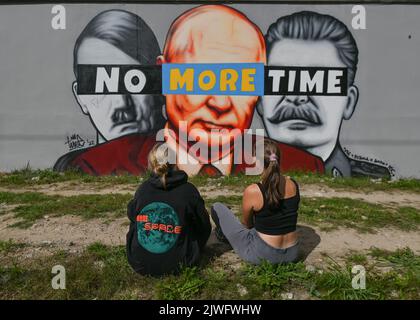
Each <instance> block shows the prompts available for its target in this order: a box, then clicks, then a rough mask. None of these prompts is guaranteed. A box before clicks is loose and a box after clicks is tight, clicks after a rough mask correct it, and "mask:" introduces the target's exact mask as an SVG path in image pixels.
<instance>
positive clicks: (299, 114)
mask: <svg viewBox="0 0 420 320" xmlns="http://www.w3.org/2000/svg"><path fill="white" fill-rule="evenodd" d="M265 39H266V45H267V60H268V61H267V63H268V65H276V66H305V67H308V66H317V67H320V66H325V67H346V68H347V70H348V72H347V76H348V79H347V84H348V88H347V95H345V96H323V95H316V96H315V95H314V96H312V95H293V96H292V95H277V96H264V97H262V99H261V101H260V103H259V105H258V113H259V115H260V116H261V118H262V119H263V123H264V127H265V129H266V133H267V135H268V136H269V137H270V138H272V139H274V140H276V141H281V142H284V143H288V144H291V145H294V146H297V147H300V148H304V149H305V150H307V151H309V152H310V153H312V154H314V155H317V156H319V157H321V158H322V160H323V161H324V162H325V169H326V171H327V172H329V173H332V174H333V176H371V177H375V178H390V176H391V173H390V171H389V169H388V168H387V167H386V166H383V165H378V164H374V163H370V162H367V161H360V160H356V159H354V158H350V157H349V155H348V153H345V152H344V151H343V149H342V147H341V145H340V141H339V136H340V129H341V125H342V122H343V120H349V119H350V118H351V117H352V115H353V113H354V111H355V108H356V105H357V101H358V98H359V89H358V88H357V87H356V85H355V84H354V79H355V76H356V70H357V63H358V48H357V44H356V42H355V40H354V38H353V36H352V35H351V33H350V31H349V30H348V29H347V27H346V26H345V25H344V24H343V23H342V22H341V21H339V20H337V19H336V18H334V17H332V16H329V15H323V14H319V13H316V12H310V11H302V12H297V13H294V14H292V15H288V16H284V17H281V18H279V19H278V20H277V21H276V22H274V23H273V24H271V26H270V27H269V29H268V31H267V34H266V36H265Z"/></svg>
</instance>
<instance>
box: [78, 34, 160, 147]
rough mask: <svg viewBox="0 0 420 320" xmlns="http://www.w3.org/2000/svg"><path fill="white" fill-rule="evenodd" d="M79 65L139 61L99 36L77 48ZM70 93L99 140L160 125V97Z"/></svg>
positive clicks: (141, 131) (150, 131)
mask: <svg viewBox="0 0 420 320" xmlns="http://www.w3.org/2000/svg"><path fill="white" fill-rule="evenodd" d="M77 61H78V63H79V64H121V65H123V64H139V62H138V61H137V60H135V59H133V58H132V57H130V56H128V55H127V54H125V53H124V52H123V51H121V50H119V49H118V48H116V47H115V46H113V45H111V44H109V43H108V42H105V41H103V40H100V39H94V38H90V39H86V40H84V41H83V42H82V44H81V46H80V48H79V51H78V59H77ZM73 92H74V95H75V97H76V99H77V102H78V103H79V105H80V107H81V109H82V111H83V113H84V114H86V115H89V117H90V120H91V122H92V124H93V125H94V126H95V128H96V130H97V132H98V142H99V143H100V142H104V141H109V140H113V139H116V138H118V137H121V136H123V135H127V134H131V133H153V132H154V131H156V130H157V129H159V128H161V127H163V125H164V118H163V116H162V104H163V97H160V96H152V95H141V94H131V95H113V94H103V95H78V94H77V83H76V82H75V83H74V84H73Z"/></svg>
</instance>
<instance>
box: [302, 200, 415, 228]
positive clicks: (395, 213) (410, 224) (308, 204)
mask: <svg viewBox="0 0 420 320" xmlns="http://www.w3.org/2000/svg"><path fill="white" fill-rule="evenodd" d="M299 212H300V218H301V221H304V222H306V223H308V224H311V225H319V226H321V227H322V228H323V229H327V230H328V229H335V228H337V227H346V228H353V229H356V230H357V231H361V232H375V230H376V229H378V228H384V227H394V228H397V229H400V230H405V231H410V230H417V229H418V225H419V224H420V211H419V210H417V209H415V208H412V207H396V208H393V207H386V206H383V205H379V204H373V203H369V202H365V201H362V200H358V199H349V198H304V199H302V201H301V204H300V211H299Z"/></svg>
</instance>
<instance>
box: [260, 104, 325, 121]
mask: <svg viewBox="0 0 420 320" xmlns="http://www.w3.org/2000/svg"><path fill="white" fill-rule="evenodd" d="M267 120H268V121H270V122H271V123H274V124H279V123H280V122H283V121H288V120H305V121H307V122H310V123H313V124H315V125H320V124H322V121H321V118H320V117H319V115H318V113H317V112H316V111H315V110H314V109H313V107H312V106H311V105H309V104H304V105H299V106H296V105H284V106H281V107H279V108H278V109H277V110H276V111H275V112H274V114H273V115H272V116H271V117H269V118H267Z"/></svg>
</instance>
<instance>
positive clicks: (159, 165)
mask: <svg viewBox="0 0 420 320" xmlns="http://www.w3.org/2000/svg"><path fill="white" fill-rule="evenodd" d="M172 166H173V165H171V164H169V162H168V148H167V147H166V146H165V145H164V144H163V143H157V144H156V145H154V146H153V148H152V150H150V152H149V157H148V167H149V170H151V171H152V172H153V173H154V174H156V175H158V176H159V177H160V180H161V181H162V185H163V188H164V189H166V176H167V174H168V172H169V171H170V169H171V168H172Z"/></svg>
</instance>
